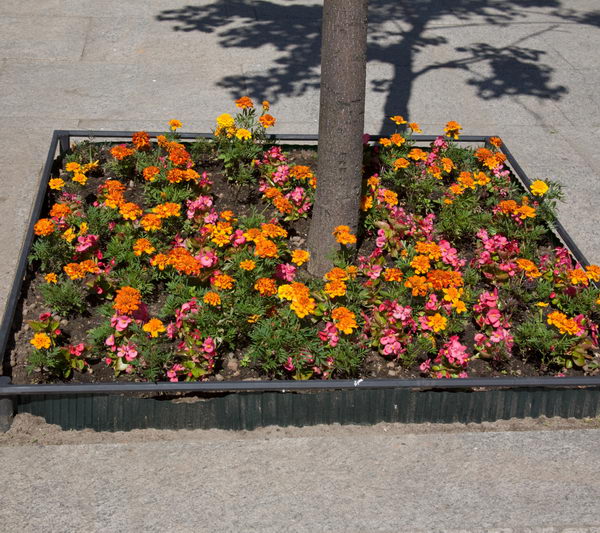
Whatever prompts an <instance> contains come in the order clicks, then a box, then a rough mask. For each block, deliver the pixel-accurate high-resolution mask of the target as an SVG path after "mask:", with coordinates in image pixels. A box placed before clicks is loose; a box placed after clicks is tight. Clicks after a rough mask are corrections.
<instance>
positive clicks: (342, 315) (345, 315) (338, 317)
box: [331, 307, 358, 335]
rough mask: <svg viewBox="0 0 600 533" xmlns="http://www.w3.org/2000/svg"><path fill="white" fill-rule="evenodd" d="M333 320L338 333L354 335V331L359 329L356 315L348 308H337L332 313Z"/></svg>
mask: <svg viewBox="0 0 600 533" xmlns="http://www.w3.org/2000/svg"><path fill="white" fill-rule="evenodd" d="M331 318H332V319H333V323H334V325H335V327H336V328H337V329H338V331H341V332H342V333H345V334H346V335H350V334H352V330H354V329H357V328H358V324H357V323H356V315H355V314H354V313H353V312H352V311H350V309H348V308H347V307H337V308H335V309H334V310H333V311H332V312H331Z"/></svg>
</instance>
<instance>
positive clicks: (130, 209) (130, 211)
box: [119, 202, 143, 220]
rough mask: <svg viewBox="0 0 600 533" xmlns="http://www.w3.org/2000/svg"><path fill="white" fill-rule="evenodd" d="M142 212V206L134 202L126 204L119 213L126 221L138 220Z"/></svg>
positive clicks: (121, 206)
mask: <svg viewBox="0 0 600 533" xmlns="http://www.w3.org/2000/svg"><path fill="white" fill-rule="evenodd" d="M142 212H143V211H142V210H141V208H140V206H139V205H137V204H135V203H133V202H125V203H123V204H121V205H120V206H119V213H121V216H122V217H123V218H124V219H125V220H136V219H137V218H138V217H139V216H140V215H141V214H142Z"/></svg>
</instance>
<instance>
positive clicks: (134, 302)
mask: <svg viewBox="0 0 600 533" xmlns="http://www.w3.org/2000/svg"><path fill="white" fill-rule="evenodd" d="M141 303H142V295H141V294H140V291H138V290H137V289H134V288H133V287H127V286H126V287H121V288H120V289H119V290H117V295H116V296H115V301H114V303H113V308H114V309H115V310H116V311H117V312H118V313H121V314H122V315H130V314H131V313H133V312H134V311H137V310H138V309H139V308H140V304H141Z"/></svg>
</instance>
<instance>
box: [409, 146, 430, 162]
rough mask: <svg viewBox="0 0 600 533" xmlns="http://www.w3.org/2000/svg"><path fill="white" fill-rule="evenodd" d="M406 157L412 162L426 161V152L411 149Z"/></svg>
mask: <svg viewBox="0 0 600 533" xmlns="http://www.w3.org/2000/svg"><path fill="white" fill-rule="evenodd" d="M408 157H410V158H411V159H412V160H413V161H425V160H426V159H427V152H424V151H423V150H421V149H420V148H413V149H412V150H411V151H410V152H408Z"/></svg>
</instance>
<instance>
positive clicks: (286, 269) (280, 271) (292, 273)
mask: <svg viewBox="0 0 600 533" xmlns="http://www.w3.org/2000/svg"><path fill="white" fill-rule="evenodd" d="M275 277H276V278H278V279H281V280H283V281H287V282H288V283H292V282H293V281H294V278H295V277H296V267H295V266H294V265H291V264H289V263H280V264H279V265H277V266H276V267H275Z"/></svg>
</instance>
